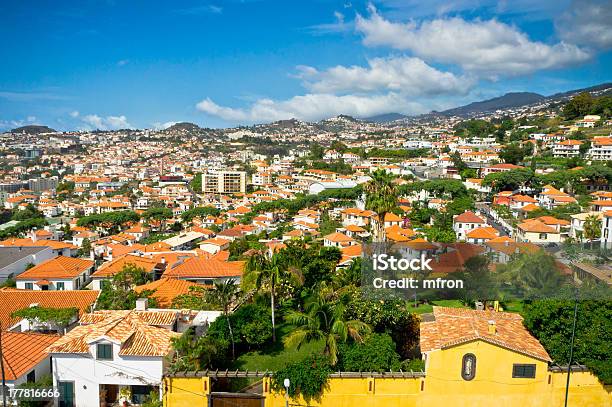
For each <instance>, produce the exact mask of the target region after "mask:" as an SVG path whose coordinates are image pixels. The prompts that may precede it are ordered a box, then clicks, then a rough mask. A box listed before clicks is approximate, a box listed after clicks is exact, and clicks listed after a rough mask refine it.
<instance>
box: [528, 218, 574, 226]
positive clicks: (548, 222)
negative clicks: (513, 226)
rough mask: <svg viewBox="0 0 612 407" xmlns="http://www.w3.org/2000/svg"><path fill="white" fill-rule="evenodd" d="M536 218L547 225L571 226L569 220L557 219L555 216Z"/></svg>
mask: <svg viewBox="0 0 612 407" xmlns="http://www.w3.org/2000/svg"><path fill="white" fill-rule="evenodd" d="M536 219H537V220H539V221H540V222H542V223H544V224H545V225H560V226H569V224H570V221H569V220H565V219H557V218H555V217H553V216H540V217H539V218H536Z"/></svg>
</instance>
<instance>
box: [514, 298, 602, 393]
mask: <svg viewBox="0 0 612 407" xmlns="http://www.w3.org/2000/svg"><path fill="white" fill-rule="evenodd" d="M573 316H574V303H573V301H566V300H556V299H545V300H540V301H534V302H533V303H531V304H527V305H526V306H525V309H524V311H523V317H524V322H523V323H524V324H525V327H526V328H527V329H528V330H529V331H530V332H531V333H532V334H533V335H534V336H535V337H536V338H537V339H538V340H539V341H540V343H541V344H542V345H543V346H544V348H546V350H547V351H548V354H549V355H550V357H551V358H552V359H553V360H554V361H555V363H558V364H561V365H563V364H567V363H568V362H569V354H570V341H569V338H570V337H571V335H572V325H573ZM610 355H612V301H609V300H608V301H595V300H585V301H579V303H578V315H577V319H576V338H575V341H574V358H573V360H574V361H575V363H576V362H577V363H583V364H585V365H586V366H587V367H588V368H589V369H591V370H592V371H593V372H594V373H595V374H596V375H597V377H598V378H599V380H601V381H602V382H603V383H605V384H612V358H610Z"/></svg>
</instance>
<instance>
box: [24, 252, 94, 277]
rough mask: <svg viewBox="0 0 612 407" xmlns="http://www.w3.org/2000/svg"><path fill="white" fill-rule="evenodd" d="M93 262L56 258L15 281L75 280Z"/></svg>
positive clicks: (25, 273)
mask: <svg viewBox="0 0 612 407" xmlns="http://www.w3.org/2000/svg"><path fill="white" fill-rule="evenodd" d="M93 264H94V262H93V261H92V260H87V259H77V258H74V257H65V256H57V257H55V258H53V259H49V260H47V261H44V262H42V263H40V264H39V265H37V266H34V267H32V268H31V269H29V270H26V271H24V272H23V273H21V274H19V275H18V276H17V277H15V279H16V280H37V279H50V280H53V279H64V278H75V277H77V276H79V275H80V274H82V273H83V272H84V271H86V270H87V269H89V268H90V267H92V266H93Z"/></svg>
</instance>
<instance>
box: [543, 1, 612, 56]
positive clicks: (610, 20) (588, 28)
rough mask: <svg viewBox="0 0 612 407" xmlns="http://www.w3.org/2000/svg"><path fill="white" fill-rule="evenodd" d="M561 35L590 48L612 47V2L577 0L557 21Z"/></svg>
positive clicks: (568, 40)
mask: <svg viewBox="0 0 612 407" xmlns="http://www.w3.org/2000/svg"><path fill="white" fill-rule="evenodd" d="M555 27H556V29H557V31H558V33H559V36H560V37H561V38H562V39H563V40H565V41H567V42H570V43H572V44H579V45H583V46H585V47H589V48H596V49H602V50H605V49H609V48H612V2H610V1H609V0H608V1H584V0H583V1H575V2H573V4H572V6H571V7H570V8H569V9H568V11H566V12H565V13H563V14H562V15H561V17H560V18H559V20H557V21H556V22H555Z"/></svg>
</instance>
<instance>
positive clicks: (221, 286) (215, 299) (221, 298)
mask: <svg viewBox="0 0 612 407" xmlns="http://www.w3.org/2000/svg"><path fill="white" fill-rule="evenodd" d="M237 293H238V286H237V285H236V281H235V280H233V279H229V280H227V281H222V282H218V283H215V286H214V288H213V289H212V290H210V291H209V292H208V295H207V296H208V299H209V302H210V303H212V304H216V305H218V306H219V307H221V309H222V310H223V315H224V316H225V319H226V320H227V328H228V329H229V335H230V341H231V343H232V360H234V359H235V358H236V345H235V343H234V333H233V332H232V323H231V318H229V317H228V313H229V311H230V307H231V305H232V304H233V303H234V301H235V300H236V296H237Z"/></svg>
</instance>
